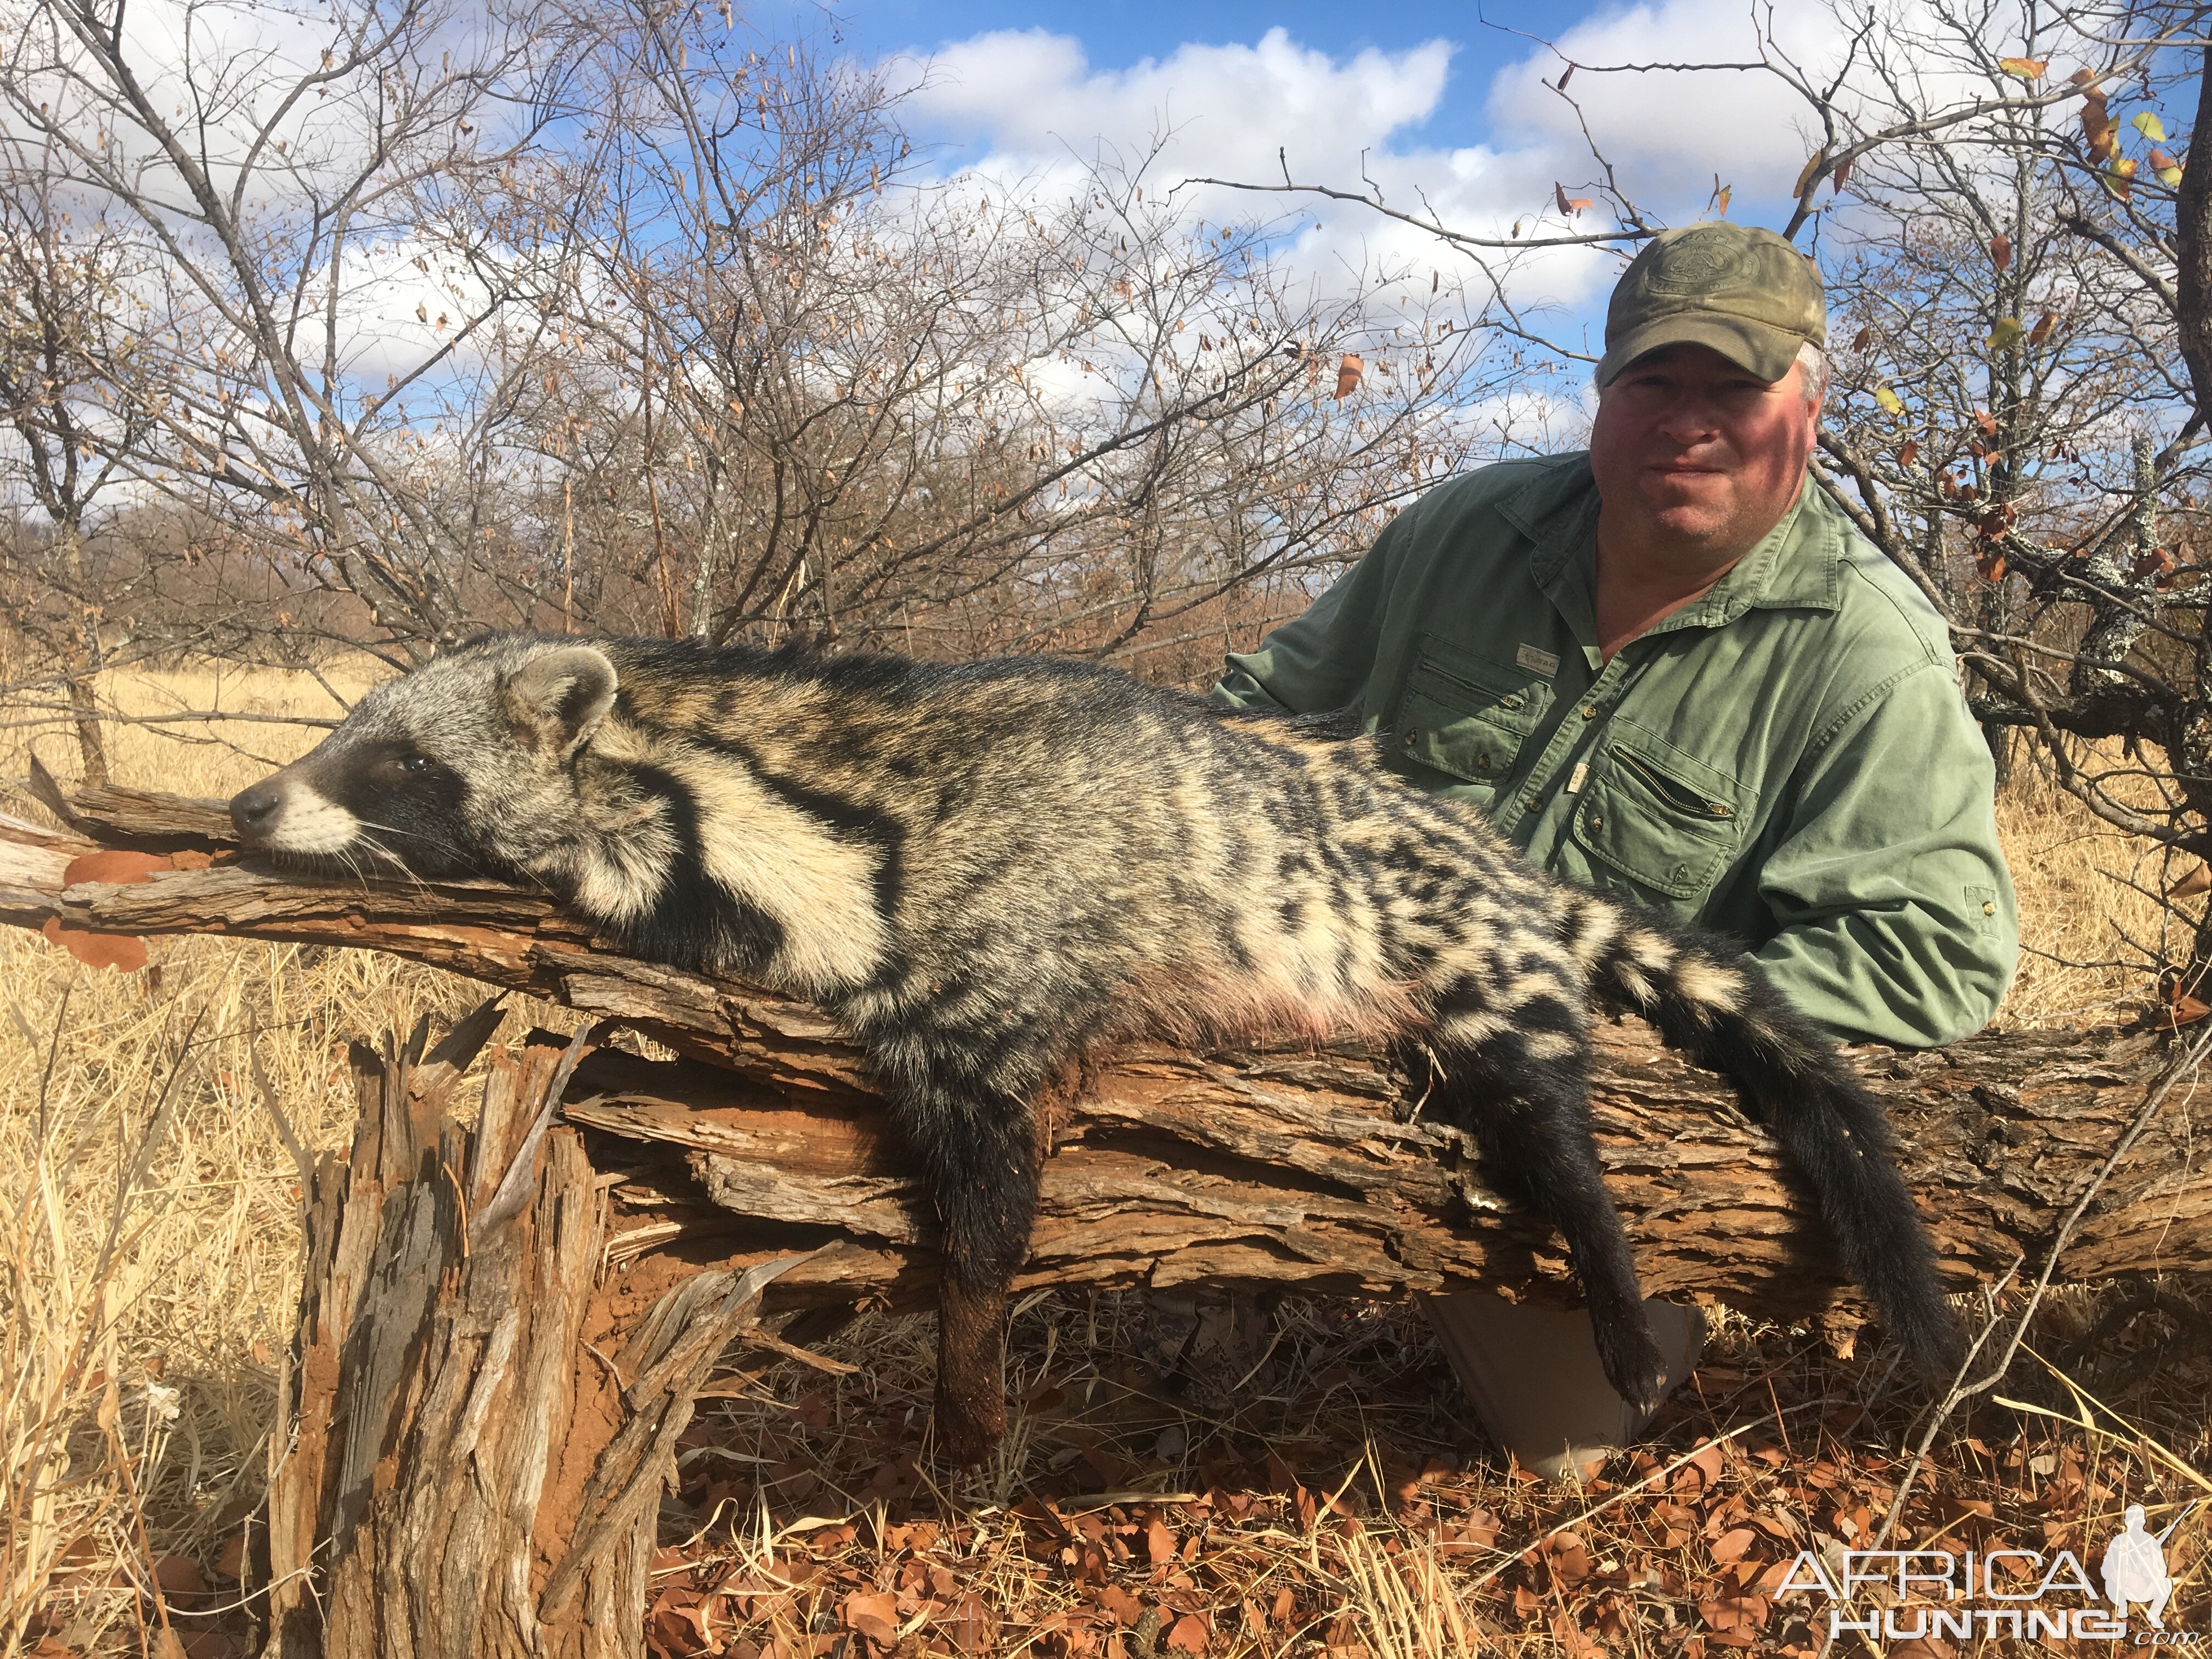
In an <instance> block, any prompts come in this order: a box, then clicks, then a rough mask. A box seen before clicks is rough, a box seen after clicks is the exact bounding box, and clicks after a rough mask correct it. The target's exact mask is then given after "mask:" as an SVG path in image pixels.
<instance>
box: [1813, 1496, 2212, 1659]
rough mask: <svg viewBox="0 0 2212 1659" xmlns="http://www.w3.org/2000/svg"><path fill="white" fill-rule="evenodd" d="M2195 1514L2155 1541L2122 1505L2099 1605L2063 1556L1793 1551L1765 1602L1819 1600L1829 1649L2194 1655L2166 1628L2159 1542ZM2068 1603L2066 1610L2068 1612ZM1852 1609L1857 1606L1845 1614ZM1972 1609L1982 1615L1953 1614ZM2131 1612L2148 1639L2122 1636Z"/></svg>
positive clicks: (2069, 1557) (2166, 1583)
mask: <svg viewBox="0 0 2212 1659" xmlns="http://www.w3.org/2000/svg"><path fill="white" fill-rule="evenodd" d="M2196 1507H2197V1505H2196V1504H2194V1503H2191V1504H2187V1505H2186V1506H2185V1507H2184V1508H2183V1510H2182V1511H2181V1513H2180V1514H2179V1515H2177V1516H2174V1517H2173V1519H2172V1521H2171V1522H2168V1523H2167V1525H2166V1529H2165V1530H2164V1531H2162V1532H2156V1533H2154V1532H2150V1531H2148V1530H2146V1529H2145V1528H2144V1525H2143V1509H2142V1504H2130V1505H2129V1506H2128V1509H2127V1512H2126V1516H2125V1525H2124V1528H2123V1529H2122V1530H2121V1531H2120V1532H2119V1533H2118V1534H2115V1535H2114V1536H2113V1538H2112V1541H2111V1542H2110V1543H2108V1544H2106V1546H2105V1553H2104V1556H2103V1558H2102V1559H2101V1560H2100V1562H2099V1567H2100V1572H2101V1576H2102V1577H2103V1579H2104V1590H2103V1593H2102V1594H2101V1595H2100V1594H2099V1592H2098V1589H2097V1586H2096V1584H2095V1583H2094V1582H2093V1581H2092V1580H2091V1578H2090V1577H2089V1574H2088V1571H2087V1569H2085V1568H2084V1567H2083V1566H2082V1565H2081V1558H2080V1557H2078V1556H2076V1555H2075V1553H2074V1552H2073V1551H2071V1550H2058V1551H2057V1552H2055V1553H2051V1554H2049V1555H2046V1554H2045V1553H2043V1552H2042V1551H2040V1550H2002V1549H2000V1550H1990V1551H1987V1552H1985V1553H1980V1554H1977V1553H1974V1552H1972V1551H1966V1552H1964V1553H1957V1554H1954V1553H1952V1552H1950V1551H1948V1550H1838V1549H1833V1548H1832V1547H1831V1549H1830V1551H1829V1552H1828V1553H1826V1554H1816V1553H1814V1552H1813V1551H1811V1550H1801V1551H1799V1552H1798V1554H1797V1559H1796V1560H1795V1561H1793V1562H1791V1563H1790V1571H1789V1574H1788V1576H1786V1577H1784V1579H1783V1581H1782V1583H1780V1584H1779V1585H1778V1587H1777V1588H1776V1590H1775V1595H1776V1596H1777V1597H1778V1598H1779V1597H1781V1596H1784V1595H1791V1594H1793V1593H1795V1594H1809V1593H1817V1594H1819V1595H1822V1596H1824V1597H1825V1598H1826V1600H1827V1601H1828V1602H1829V1604H1830V1605H1829V1607H1828V1610H1827V1611H1828V1620H1827V1622H1828V1637H1829V1639H1830V1640H1834V1639H1835V1638H1838V1637H1840V1636H1842V1635H1843V1634H1844V1632H1852V1633H1854V1634H1857V1635H1860V1636H1866V1637H1872V1638H1880V1639H1881V1640H1884V1641H1889V1642H1910V1641H1917V1640H1921V1639H1923V1638H1931V1637H1933V1638H1954V1639H1965V1638H1972V1637H1975V1636H1980V1637H1983V1638H1997V1637H2009V1638H2012V1639H2013V1640H2015V1641H2019V1640H2021V1639H2022V1638H2026V1639H2027V1640H2031V1641H2033V1640H2035V1639H2037V1638H2048V1639H2052V1640H2065V1639H2069V1638H2070V1639H2072V1640H2075V1641H2077V1642H2078V1641H2091V1642H2125V1643H2128V1644H2130V1645H2131V1646H2135V1647H2190V1648H2194V1647H2196V1646H2197V1644H2200V1643H2201V1642H2203V1632H2198V1631H2170V1630H2168V1629H2166V1624H2165V1616H2166V1601H2167V1599H2168V1598H2169V1597H2171V1596H2172V1594H2173V1579H2172V1575H2171V1574H2170V1573H2169V1572H2168V1571H2167V1570H2166V1540H2167V1539H2169V1538H2171V1537H2172V1536H2173V1534H2174V1530H2175V1528H2178V1527H2179V1526H2180V1525H2181V1523H2182V1522H2184V1521H2185V1520H2186V1519H2187V1518H2188V1516H2189V1514H2190V1511H2191V1510H2194V1509H2195V1508H2196ZM1877 1587H1879V1588H1877ZM1869 1592H1871V1594H1869ZM1863 1596H1864V1597H1865V1598H1866V1600H1865V1601H1860V1598H1862V1597H1863ZM2069 1597H2071V1598H2075V1601H2073V1602H2070V1603H2069V1601H2067V1600H2066V1599H2065V1598H2069ZM1854 1601H1860V1605H1859V1606H1858V1607H1853V1606H1852V1603H1853V1602H1854ZM1869 1601H1871V1602H1873V1603H1875V1605H1867V1602H1869ZM2100 1601H2103V1602H2107V1603H2109V1604H2110V1606H2111V1611H2110V1612H2107V1611H2106V1608H2105V1607H2100V1606H2099V1605H2098V1603H2099V1602H2100ZM1972 1603H1987V1604H1988V1605H1962V1604H1972ZM2130 1607H2139V1608H2140V1609H2141V1611H2142V1619H2143V1620H2144V1622H2145V1623H2146V1624H2147V1625H2148V1629H2136V1630H2132V1631H2131V1630H2130V1627H2129V1620H2128V1613H2129V1609H2130Z"/></svg>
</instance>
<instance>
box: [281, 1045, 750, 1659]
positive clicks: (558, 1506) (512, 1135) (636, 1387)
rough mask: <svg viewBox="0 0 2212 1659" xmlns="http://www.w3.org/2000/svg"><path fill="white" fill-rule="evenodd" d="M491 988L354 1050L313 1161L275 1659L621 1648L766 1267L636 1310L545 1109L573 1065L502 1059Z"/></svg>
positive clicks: (585, 1177)
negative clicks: (470, 1070) (669, 1508)
mask: <svg viewBox="0 0 2212 1659" xmlns="http://www.w3.org/2000/svg"><path fill="white" fill-rule="evenodd" d="M499 1018H500V1015H499V1011H498V1008H497V1006H496V1003H495V1002H494V1003H488V1004H486V1005H485V1006H484V1007H483V1008H482V1009H480V1010H479V1011H478V1012H477V1014H476V1015H474V1016H473V1017H471V1018H470V1019H468V1020H467V1021H465V1022H464V1023H462V1024H460V1025H459V1026H457V1027H456V1028H455V1029H454V1030H453V1031H452V1032H451V1033H450V1034H449V1035H448V1036H447V1037H446V1039H445V1041H444V1042H441V1043H440V1044H439V1045H438V1046H437V1048H435V1049H433V1050H431V1051H430V1052H428V1054H425V1053H424V1046H425V1042H426V1038H427V1029H426V1028H418V1029H417V1030H416V1032H415V1034H414V1036H413V1037H412V1038H411V1039H410V1041H409V1042H406V1043H405V1044H404V1045H403V1044H397V1043H393V1042H390V1041H389V1040H387V1042H386V1048H385V1051H384V1052H383V1053H381V1054H378V1053H376V1052H374V1051H372V1050H370V1049H368V1048H364V1047H362V1045H360V1044H358V1043H356V1044H355V1045H354V1048H353V1051H352V1061H353V1071H354V1077H355V1081H356V1088H357V1091H358V1093H359V1097H360V1100H361V1121H360V1126H359V1127H358V1129H357V1130H356V1133H355V1136H354V1141H353V1146H352V1151H351V1153H350V1155H349V1157H348V1158H345V1159H343V1160H341V1159H339V1158H335V1157H329V1156H326V1157H325V1158H323V1159H322V1160H321V1162H320V1163H319V1164H318V1165H317V1167H316V1169H315V1170H314V1175H313V1184H312V1188H311V1190H310V1193H309V1195H308V1200H307V1268H306V1279H305V1284H304V1285H303V1287H302V1291H301V1303H300V1315H299V1322H298V1327H297V1329H296V1331H295V1336H294V1339H293V1343H292V1347H291V1351H290V1355H289V1365H288V1369H287V1375H286V1378H285V1383H284V1389H283V1403H284V1411H285V1421H284V1423H283V1425H282V1426H283V1431H282V1432H281V1433H280V1436H279V1437H278V1441H277V1444H278V1445H279V1447H280V1448H281V1449H280V1451H279V1453H278V1455H277V1456H276V1459H275V1461H274V1473H273V1478H272V1480H271V1481H270V1495H269V1554H270V1585H269V1601H268V1609H269V1641H268V1645H267V1648H266V1649H265V1653H266V1654H267V1656H269V1659H432V1656H435V1659H478V1656H482V1659H494V1656H497V1659H639V1656H641V1655H642V1654H643V1652H644V1638H643V1632H644V1628H645V1607H646V1599H647V1597H646V1592H647V1578H648V1573H649V1567H650V1563H651V1559H652V1556H653V1548H654V1546H655V1542H656V1540H655V1537H654V1525H655V1522H656V1520H657V1518H658V1514H659V1498H660V1493H661V1491H662V1488H663V1486H664V1483H665V1480H667V1478H668V1477H669V1476H670V1475H671V1474H672V1473H673V1470H674V1467H675V1464H674V1459H675V1444H676V1438H677V1437H678V1435H680V1434H681V1433H682V1432H683V1431H684V1426H685V1425H687V1424H688V1423H689V1422H690V1418H691V1411H692V1404H693V1401H694V1400H695V1398H696V1395H697V1394H698V1391H699V1389H700V1388H701V1387H702V1385H703V1384H704V1383H705V1381H706V1378H707V1375H708V1370H709V1368H710V1367H711V1366H712V1365H713V1364H714V1360H715V1358H717V1356H719V1355H720V1353H721V1352H723V1350H724V1349H725V1348H726V1347H727V1346H729V1344H730V1342H731V1341H732V1340H733V1339H735V1338H736V1337H737V1336H738V1335H739V1334H741V1333H742V1332H743V1331H744V1330H745V1329H746V1328H748V1327H750V1324H751V1323H752V1322H753V1320H754V1318H755V1316H757V1312H758V1310H759V1307H760V1297H761V1291H762V1290H763V1287H764V1286H765V1285H767V1283H768V1282H769V1280H770V1279H774V1278H775V1275H776V1273H777V1272H778V1271H779V1269H780V1265H781V1264H779V1263H776V1262H769V1263H764V1264H762V1265H759V1266H757V1267H754V1268H753V1269H752V1270H751V1271H750V1272H745V1273H732V1272H726V1271H710V1272H702V1273H696V1274H692V1275H690V1276H689V1277H687V1278H685V1279H683V1280H682V1281H681V1282H680V1283H678V1285H676V1286H675V1287H674V1288H672V1289H671V1290H670V1291H668V1292H667V1294H665V1295H664V1296H662V1297H659V1300H658V1301H656V1302H655V1303H654V1304H653V1305H652V1306H651V1307H650V1309H649V1310H647V1311H645V1312H644V1313H643V1315H642V1316H635V1315H631V1314H629V1310H628V1304H629V1303H630V1302H631V1301H632V1298H631V1297H629V1295H628V1294H627V1287H623V1286H610V1285H607V1284H606V1283H605V1281H604V1279H603V1273H602V1269H603V1267H604V1263H605V1254H604V1249H603V1247H604V1244H605V1237H606V1222H607V1215H606V1201H605V1194H604V1189H603V1188H601V1187H600V1185H599V1182H598V1181H597V1179H596V1176H595V1175H594V1172H593V1170H592V1166H591V1164H590V1163H589V1161H588V1160H587V1159H586V1157H585V1155H584V1150H583V1147H582V1146H581V1144H580V1139H579V1137H578V1134H577V1133H576V1132H575V1131H574V1130H573V1129H570V1128H567V1127H556V1125H555V1124H554V1122H553V1118H554V1115H555V1107H556V1103H557V1102H558V1101H559V1098H560V1096H561V1093H562V1089H563V1087H564V1086H565V1085H566V1084H567V1082H568V1077H569V1073H571V1071H573V1069H574V1066H575V1063H576V1060H578V1058H579V1057H580V1054H581V1053H582V1048H583V1045H582V1044H581V1042H577V1043H574V1044H570V1045H568V1046H567V1047H566V1048H565V1051H564V1048H563V1046H562V1044H561V1043H559V1042H556V1041H550V1040H549V1041H544V1042H530V1043H528V1044H526V1046H525V1047H524V1048H522V1049H521V1050H520V1053H516V1054H511V1053H509V1052H507V1051H506V1050H504V1049H494V1050H493V1051H492V1054H491V1056H490V1067H489V1076H488V1077H487V1079H486V1081H485V1085H484V1090H483V1107H482V1109H481V1111H480V1113H479V1115H478V1119H477V1125H476V1127H475V1128H474V1130H473V1131H471V1130H468V1129H465V1128H463V1127H461V1126H460V1124H459V1123H458V1122H457V1121H455V1120H454V1119H453V1116H452V1115H450V1114H449V1111H448V1106H449V1104H450V1103H451V1101H452V1099H453V1095H454V1094H455V1092H456V1085H458V1084H459V1080H460V1077H461V1073H463V1071H464V1070H465V1068H466V1067H467V1066H468V1065H469V1063H470V1062H471V1060H473V1059H474V1058H475V1057H476V1055H477V1051H478V1050H479V1048H482V1046H483V1043H484V1042H485V1040H486V1039H487V1038H488V1037H489V1036H490V1034H491V1032H492V1030H493V1029H494V1028H495V1026H496V1025H497V1024H498V1023H499Z"/></svg>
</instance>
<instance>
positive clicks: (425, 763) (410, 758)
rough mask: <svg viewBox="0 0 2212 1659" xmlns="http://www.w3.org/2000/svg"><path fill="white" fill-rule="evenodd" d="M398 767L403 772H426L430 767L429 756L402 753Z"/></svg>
mask: <svg viewBox="0 0 2212 1659" xmlns="http://www.w3.org/2000/svg"><path fill="white" fill-rule="evenodd" d="M399 769H400V770H401V771H403V772H427V771H428V770H429V769H430V757H428V755H402V756H401V757H399Z"/></svg>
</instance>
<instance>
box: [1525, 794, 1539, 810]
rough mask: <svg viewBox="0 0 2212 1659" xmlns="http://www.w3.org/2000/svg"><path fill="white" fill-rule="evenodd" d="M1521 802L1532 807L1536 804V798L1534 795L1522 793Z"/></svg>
mask: <svg viewBox="0 0 2212 1659" xmlns="http://www.w3.org/2000/svg"><path fill="white" fill-rule="evenodd" d="M1521 804H1522V805H1523V806H1526V807H1529V808H1531V809H1533V808H1534V806H1535V805H1536V798H1535V797H1534V795H1523V796H1522V797H1521Z"/></svg>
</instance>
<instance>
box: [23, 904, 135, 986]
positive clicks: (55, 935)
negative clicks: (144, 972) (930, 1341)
mask: <svg viewBox="0 0 2212 1659" xmlns="http://www.w3.org/2000/svg"><path fill="white" fill-rule="evenodd" d="M39 932H40V933H42V934H44V935H45V936H46V940H47V942H48V943H49V944H52V945H60V946H61V947H62V949H63V950H64V951H68V952H69V953H70V955H71V956H73V957H76V959H77V960H78V961H79V962H82V963H85V964H86V965H87V966H88V967H92V968H112V969H115V970H116V971H117V972H118V973H125V974H135V973H137V971H138V970H139V969H141V968H143V967H144V966H145V965H146V941H145V940H144V939H135V938H133V937H132V936H131V934H129V933H94V932H93V931H92V930H91V929H90V928H88V927H71V926H70V924H69V923H67V922H65V921H63V920H62V919H61V918H60V917H59V916H48V917H47V918H46V925H45V926H44V927H40V929H39Z"/></svg>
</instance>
